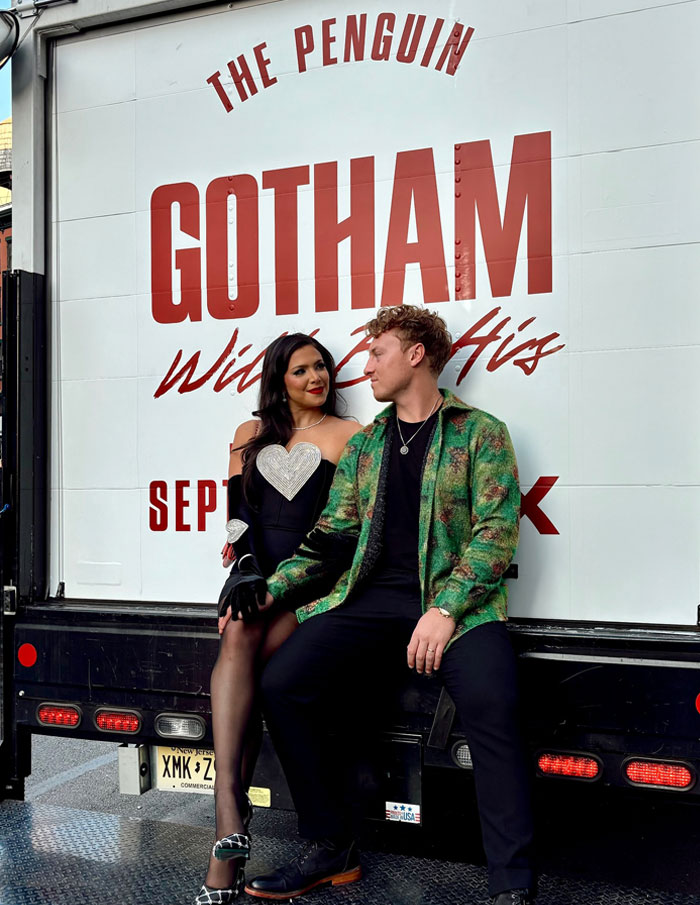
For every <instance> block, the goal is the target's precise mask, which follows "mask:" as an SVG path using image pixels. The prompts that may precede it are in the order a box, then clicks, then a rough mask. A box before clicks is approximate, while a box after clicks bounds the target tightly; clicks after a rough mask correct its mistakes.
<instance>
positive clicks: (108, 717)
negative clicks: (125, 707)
mask: <svg viewBox="0 0 700 905" xmlns="http://www.w3.org/2000/svg"><path fill="white" fill-rule="evenodd" d="M95 722H96V723H97V726H98V728H99V729H103V730H104V731H105V732H138V731H139V729H140V728H141V717H140V716H139V715H138V714H137V713H124V712H123V711H120V710H100V711H99V712H98V714H97V716H96V717H95Z"/></svg>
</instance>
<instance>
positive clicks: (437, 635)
mask: <svg viewBox="0 0 700 905" xmlns="http://www.w3.org/2000/svg"><path fill="white" fill-rule="evenodd" d="M456 625H457V623H456V622H455V621H454V619H453V618H452V617H451V616H443V615H442V613H439V612H438V611H437V610H436V609H435V607H432V608H431V609H429V610H428V612H427V613H424V614H423V615H422V616H421V617H420V619H419V620H418V622H417V624H416V627H415V629H414V630H413V634H412V635H411V642H410V644H409V645H408V666H409V668H410V669H413V667H414V666H415V668H416V672H417V673H422V672H423V671H425V673H426V674H427V675H430V673H431V672H432V671H433V670H434V669H440V663H441V661H442V654H443V651H444V650H445V645H446V644H447V642H448V641H449V640H450V638H451V637H452V635H453V634H454V630H455V627H456Z"/></svg>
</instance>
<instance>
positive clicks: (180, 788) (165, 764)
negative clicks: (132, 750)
mask: <svg viewBox="0 0 700 905" xmlns="http://www.w3.org/2000/svg"><path fill="white" fill-rule="evenodd" d="M155 761H156V788H158V789H163V790H164V791H167V792H206V793H208V794H210V795H213V794H214V777H215V776H216V771H215V770H214V752H213V751H212V749H211V748H169V747H166V746H165V745H157V746H156V758H155ZM248 796H249V798H250V800H251V801H252V803H253V804H254V805H255V807H256V808H269V807H270V804H271V801H272V790H271V789H267V788H263V787H260V786H251V787H250V788H249V789H248Z"/></svg>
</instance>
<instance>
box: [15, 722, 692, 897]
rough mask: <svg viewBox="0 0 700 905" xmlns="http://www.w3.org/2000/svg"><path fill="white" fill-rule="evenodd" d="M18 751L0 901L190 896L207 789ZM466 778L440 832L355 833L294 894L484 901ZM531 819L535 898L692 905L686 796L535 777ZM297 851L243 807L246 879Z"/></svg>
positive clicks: (82, 752) (89, 758)
mask: <svg viewBox="0 0 700 905" xmlns="http://www.w3.org/2000/svg"><path fill="white" fill-rule="evenodd" d="M32 758H33V771H32V775H31V777H30V778H29V779H28V781H27V786H26V800H25V801H24V802H13V801H6V802H3V803H1V804H0V905H64V903H65V905H68V903H70V905H75V903H93V902H94V903H97V902H100V903H101V902H110V903H111V902H114V903H119V905H130V903H139V905H143V903H146V905H151V903H153V905H159V903H163V905H179V903H190V905H191V903H192V901H193V899H194V896H195V894H196V892H197V889H198V887H199V884H200V883H201V880H202V877H203V873H204V869H205V865H206V859H207V853H208V849H209V846H210V845H211V840H212V838H213V814H212V811H213V800H212V798H211V796H208V795H200V794H180V793H168V792H160V791H159V792H154V791H151V792H148V793H146V794H145V795H142V796H138V797H131V796H122V795H120V794H119V791H118V777H117V749H116V746H114V745H112V744H109V743H102V742H99V743H98V742H86V741H82V740H78V739H56V738H53V737H41V736H35V737H34V743H33V750H32ZM468 785H469V784H468V776H465V796H467V797H466V798H465V799H464V800H463V801H461V803H460V805H459V806H457V805H456V803H455V801H454V795H452V799H451V800H447V799H441V798H440V793H439V788H435V789H433V790H432V795H431V797H432V798H433V800H435V801H441V802H442V803H441V811H440V814H439V815H435V817H436V818H437V817H439V818H440V819H439V820H435V821H434V823H435V824H436V825H439V828H440V829H441V830H442V832H438V831H434V832H432V833H429V834H428V833H423V832H422V831H420V830H419V831H418V833H416V828H414V827H403V826H402V827H393V826H392V827H390V828H388V827H387V828H385V827H381V826H380V827H379V828H378V829H377V830H376V831H373V830H369V831H368V832H367V835H366V837H365V838H364V839H363V840H362V842H363V870H364V877H363V880H362V881H360V882H359V883H357V884H353V885H350V886H346V887H342V888H333V889H328V890H318V891H314V892H313V893H311V894H309V895H308V896H304V897H302V899H301V900H298V901H301V902H311V903H314V905H380V903H381V905H467V903H470V905H471V903H473V905H481V903H484V905H485V903H487V902H488V901H489V898H488V891H487V888H486V871H485V868H484V865H483V855H482V853H481V849H480V845H479V840H478V826H477V822H476V817H475V811H474V809H473V807H469V806H467V807H465V803H464V802H465V801H467V800H468ZM450 788H452V789H454V785H451V786H450ZM537 815H538V840H539V847H540V852H541V866H542V879H541V884H540V892H539V897H538V900H537V901H538V905H700V859H699V858H698V851H699V847H700V820H699V819H698V817H700V814H699V813H698V811H697V805H695V806H693V805H684V804H682V803H681V801H679V800H678V799H675V800H674V799H673V798H670V799H669V798H667V797H662V796H654V795H653V793H651V794H650V795H647V796H646V797H644V796H639V797H630V796H620V795H616V794H614V792H613V791H612V790H609V789H595V790H593V789H591V788H590V787H580V786H579V787H567V786H562V785H559V784H557V785H554V784H545V785H544V786H541V787H539V788H538V794H537ZM388 829H391V832H390V833H387V832H386V830H388ZM395 829H400V830H401V831H402V832H401V833H395V832H394V830H395ZM298 846H299V843H298V842H297V840H296V838H295V819H294V815H293V814H292V813H290V812H284V811H269V810H265V809H257V810H256V814H255V825H254V843H253V856H252V858H251V863H250V865H249V868H248V870H247V873H248V876H253V875H255V874H256V873H260V872H264V871H265V870H267V869H268V868H270V867H273V866H276V865H277V864H279V863H280V862H283V861H285V860H286V859H288V858H289V857H291V856H292V855H293V854H294V853H295V852H296V851H297V850H298ZM240 901H241V902H242V903H249V905H253V903H254V902H256V901H260V900H255V899H252V898H250V897H248V896H246V895H242V896H241V899H240Z"/></svg>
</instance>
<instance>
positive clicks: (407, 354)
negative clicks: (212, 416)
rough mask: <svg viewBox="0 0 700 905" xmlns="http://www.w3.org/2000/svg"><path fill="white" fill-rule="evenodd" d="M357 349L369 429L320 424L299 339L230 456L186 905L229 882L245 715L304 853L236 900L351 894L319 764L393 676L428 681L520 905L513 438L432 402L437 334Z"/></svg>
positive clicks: (331, 782) (346, 849) (420, 317)
mask: <svg viewBox="0 0 700 905" xmlns="http://www.w3.org/2000/svg"><path fill="white" fill-rule="evenodd" d="M366 329H367V332H368V334H369V336H370V337H371V343H370V349H369V359H368V361H367V365H366V367H365V369H364V373H365V375H366V376H367V377H368V378H369V380H370V383H371V386H372V392H373V393H374V397H375V399H377V400H378V401H379V402H386V403H390V405H388V407H387V408H385V409H384V410H383V411H382V412H380V413H379V414H378V415H377V417H376V418H375V419H374V421H373V422H372V423H371V424H370V425H368V426H367V427H365V428H362V429H358V425H357V424H356V423H354V422H349V421H346V420H343V419H342V418H339V417H338V416H337V415H336V392H335V381H334V365H333V360H332V358H331V356H330V354H329V353H328V351H327V350H326V349H325V348H324V347H323V346H322V345H321V344H320V343H318V342H317V341H316V340H315V339H313V338H312V337H310V336H305V335H304V334H299V333H297V334H293V335H290V336H284V337H282V338H280V339H278V340H277V341H276V342H274V343H273V344H272V345H271V346H270V347H269V348H268V350H267V352H266V355H265V360H264V365H263V373H262V382H261V387H260V403H259V410H258V411H256V412H255V413H254V414H255V415H256V416H257V419H256V420H252V421H247V422H245V423H244V424H242V425H241V426H240V427H239V428H238V430H237V431H236V435H235V437H234V448H233V452H232V453H231V459H230V467H229V475H230V478H229V484H228V488H229V496H228V518H229V521H228V522H227V526H226V528H227V532H228V543H227V545H226V547H225V548H224V564H225V565H229V564H232V569H231V574H230V576H229V578H228V579H227V581H226V584H225V585H224V589H223V591H222V593H221V599H220V609H219V613H220V615H219V632H220V634H221V646H220V651H219V656H218V659H217V661H216V664H215V666H214V669H213V672H212V680H211V704H212V721H213V732H214V750H215V755H216V797H215V801H216V835H217V841H216V843H215V845H214V847H213V849H212V853H211V858H210V861H209V869H208V872H207V876H206V880H205V884H204V885H203V886H202V888H201V890H200V892H199V895H198V896H197V898H196V902H195V905H228V903H230V902H233V901H234V899H235V898H236V897H237V896H238V894H239V892H240V891H241V889H242V888H243V886H244V884H245V881H244V876H243V865H244V863H245V860H246V859H247V858H248V857H249V855H250V836H249V834H248V825H249V822H250V818H251V810H252V808H251V804H250V801H249V800H248V798H247V796H246V789H247V788H248V786H249V784H250V781H251V778H252V773H253V768H254V765H255V760H256V756H257V753H258V750H259V745H260V739H261V716H260V712H261V710H262V712H263V713H264V714H265V719H266V723H267V728H268V731H269V733H270V735H271V738H272V741H273V743H274V745H275V748H276V750H277V753H278V755H279V758H280V760H281V762H282V765H283V767H284V771H285V774H286V777H287V781H288V783H289V788H290V790H291V794H292V798H293V799H294V804H295V807H296V810H297V814H298V817H299V831H300V834H301V836H302V837H304V838H305V839H307V840H308V844H307V846H306V848H305V849H304V850H303V851H302V852H301V853H300V854H299V855H298V856H297V857H295V858H294V859H293V860H292V861H291V862H290V863H289V864H286V865H284V866H282V867H280V868H279V869H278V870H275V871H273V872H272V873H270V874H266V875H263V876H258V877H255V878H254V879H251V880H250V881H249V883H248V885H247V886H245V891H246V892H247V893H248V894H250V895H252V896H258V897H260V898H265V899H276V900H284V899H290V898H294V897H295V896H300V895H302V894H304V893H306V892H308V891H309V890H311V889H313V888H314V887H316V886H321V885H328V884H333V885H339V884H343V883H351V882H353V881H354V880H358V879H359V878H360V874H361V868H360V858H359V854H358V851H357V847H356V845H355V842H354V839H353V827H352V823H351V819H350V810H349V808H348V807H347V800H348V794H347V790H346V789H344V788H343V787H342V786H343V783H341V782H339V775H340V774H339V771H338V767H337V751H338V750H345V747H346V746H345V745H344V744H343V733H344V734H345V735H346V736H347V737H348V739H349V738H350V736H351V735H352V734H354V733H356V732H357V728H358V724H359V720H360V712H361V711H362V714H363V717H364V715H365V714H366V712H367V710H368V708H370V707H373V708H376V707H378V706H380V705H381V703H382V700H383V697H382V693H381V692H382V691H383V692H384V693H385V694H388V695H391V694H392V693H395V691H396V689H397V687H398V686H399V685H400V683H401V680H402V678H403V677H404V676H405V673H406V670H407V669H415V670H416V672H418V673H426V674H430V673H433V672H437V673H438V674H439V676H440V677H441V679H442V682H443V683H444V685H445V687H446V688H447V691H448V692H449V694H450V696H451V697H452V699H453V701H454V703H455V706H456V714H457V719H458V721H459V723H460V726H461V729H462V730H463V731H464V734H465V736H466V738H467V741H468V743H469V748H470V751H471V755H472V759H473V763H474V778H475V783H476V790H477V797H478V803H479V813H480V818H481V827H482V836H483V843H484V849H485V851H486V856H487V861H488V873H489V889H490V893H491V895H492V896H493V901H494V902H495V903H497V905H529V903H531V902H533V901H534V899H533V895H534V894H533V887H534V876H533V869H532V859H531V847H532V834H533V833H532V816H531V809H530V777H529V770H528V762H527V758H526V755H525V750H524V748H523V744H522V740H521V738H520V735H519V730H518V715H517V688H516V667H515V657H514V654H513V650H512V648H511V645H510V641H509V638H508V633H507V630H506V626H505V619H506V600H507V591H506V587H505V584H504V581H503V575H504V573H505V571H506V569H507V567H508V565H509V563H510V561H511V559H512V557H513V554H514V552H515V548H516V545H517V541H518V516H519V509H520V491H519V486H518V473H517V466H516V461H515V456H514V453H513V448H512V446H511V441H510V437H509V435H508V431H507V429H506V427H505V425H504V424H503V423H502V422H500V421H498V420H497V419H496V418H494V417H492V416H491V415H488V414H486V413H485V412H483V411H480V410H479V409H476V408H473V407H472V406H470V405H467V404H466V403H464V402H462V401H461V400H460V399H458V398H457V397H456V396H455V395H454V394H453V393H451V392H450V391H449V390H446V389H440V388H439V387H438V377H439V375H440V372H441V371H442V369H443V368H444V366H445V364H446V362H447V360H448V359H449V357H450V354H451V348H452V342H451V338H450V335H449V333H448V332H447V328H446V325H445V323H444V321H443V320H442V319H441V318H440V317H438V316H437V315H436V314H433V313H431V312H429V311H427V310H425V309H422V308H418V307H414V306H411V305H402V306H398V307H394V308H383V309H380V310H379V312H378V314H377V317H376V318H374V319H373V320H371V321H370V322H369V323H368V324H367V326H366ZM273 655H274V656H273ZM334 715H335V716H337V717H338V718H337V719H335V720H333V716H334ZM331 721H332V722H333V729H334V730H335V731H336V732H337V733H341V737H340V738H338V735H336V736H335V739H334V740H333V739H332V738H331V737H329V735H328V728H329V723H330V722H331ZM331 746H332V750H331Z"/></svg>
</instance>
